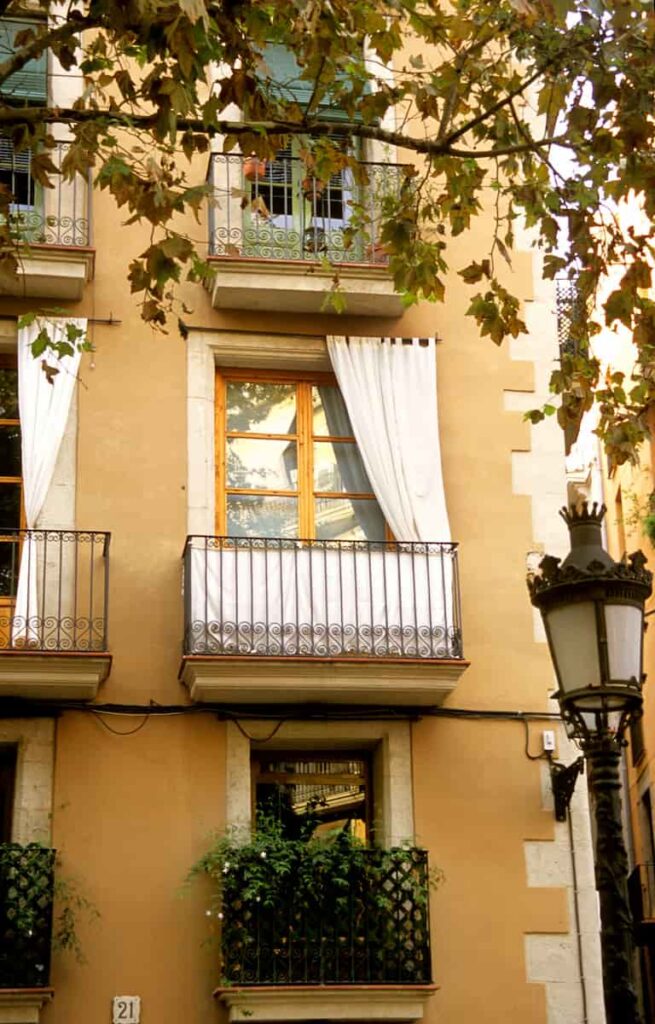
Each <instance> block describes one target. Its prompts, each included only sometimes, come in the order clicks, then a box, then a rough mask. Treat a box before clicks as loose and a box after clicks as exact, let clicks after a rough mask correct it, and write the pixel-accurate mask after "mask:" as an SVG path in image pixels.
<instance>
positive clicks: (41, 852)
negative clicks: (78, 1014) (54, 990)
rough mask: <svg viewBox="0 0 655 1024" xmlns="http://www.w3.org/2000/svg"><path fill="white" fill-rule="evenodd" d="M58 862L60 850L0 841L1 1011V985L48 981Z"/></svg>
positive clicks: (27, 986)
mask: <svg viewBox="0 0 655 1024" xmlns="http://www.w3.org/2000/svg"><path fill="white" fill-rule="evenodd" d="M54 864H55V851H54V850H48V849H47V848H46V847H44V846H40V845H38V844H36V843H30V844H28V845H27V846H21V845H19V844H18V843H3V844H2V845H0V1013H1V1012H2V1005H3V1000H2V996H3V993H2V989H22V988H24V989H34V988H44V987H45V986H47V984H48V979H49V974H50V941H51V933H52V901H53V891H54V889H53V886H54ZM0 1019H2V1020H5V1019H7V1018H5V1017H4V1016H3V1017H2V1018H0ZM20 1019H24V1020H26V1021H27V1020H29V1019H30V1018H28V1017H24V1018H20Z"/></svg>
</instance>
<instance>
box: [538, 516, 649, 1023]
mask: <svg viewBox="0 0 655 1024" xmlns="http://www.w3.org/2000/svg"><path fill="white" fill-rule="evenodd" d="M605 511H606V509H605V506H604V505H602V506H601V507H600V508H599V507H598V506H597V505H596V504H595V503H594V505H593V508H592V509H591V511H590V510H589V508H588V506H587V504H586V502H585V503H583V505H582V506H581V507H580V508H579V509H576V508H574V507H571V509H569V510H567V509H562V511H561V513H560V515H561V516H562V518H563V519H564V520H565V521H566V524H567V526H568V527H569V531H570V535H571V551H570V553H569V554H568V555H567V557H566V558H565V559H564V561H563V562H561V564H560V559H559V558H553V557H551V556H550V555H546V556H545V558H544V559H543V561H542V562H541V565H540V573H539V574H537V575H534V576H533V577H531V578H530V579H529V580H528V586H529V589H530V597H531V599H532V603H533V604H534V605H535V606H536V607H537V608H538V609H539V610H540V612H541V615H542V618H543V621H544V626H545V628H546V635H547V637H548V646H549V648H550V654H551V657H552V659H553V663H554V666H555V672H556V674H557V681H558V683H559V689H558V691H557V693H556V694H555V696H556V698H557V700H558V701H559V705H560V708H561V711H562V718H563V719H564V722H565V725H566V728H567V732H568V733H569V735H570V736H571V737H572V738H573V739H575V740H576V741H577V743H578V744H579V746H580V747H581V749H582V752H583V754H584V758H585V761H586V762H587V766H588V773H589V787H590V790H591V795H592V802H593V807H594V814H595V820H596V888H597V890H598V896H599V901H600V916H601V948H602V956H603V987H604V993H605V1012H606V1015H607V1024H640V1020H641V1018H640V1015H639V1009H638V1003H637V996H636V992H635V988H634V984H633V980H632V961H633V935H632V919H631V915H630V908H629V904H628V890H627V877H628V859H627V854H626V850H625V845H624V842H623V829H622V823H621V792H620V781H619V762H620V758H621V749H622V747H623V734H624V732H625V729H626V727H627V725H628V723H629V722H630V720H631V719H634V718H635V717H638V716H639V715H640V714H641V705H642V696H641V684H642V647H643V631H644V604H645V601H646V599H647V598H648V596H649V595H650V593H651V589H652V573H650V572H649V571H648V570H647V569H645V568H644V566H645V563H646V559H645V557H644V555H643V554H642V552H641V551H638V552H636V553H635V554H634V555H631V556H630V557H629V558H628V559H625V558H624V560H623V561H621V562H615V561H614V560H613V559H612V558H611V557H610V556H609V555H608V553H607V551H605V550H604V548H603V546H602V543H601V523H602V520H603V516H604V515H605Z"/></svg>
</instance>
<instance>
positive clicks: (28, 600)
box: [12, 318, 87, 646]
mask: <svg viewBox="0 0 655 1024" xmlns="http://www.w3.org/2000/svg"><path fill="white" fill-rule="evenodd" d="M67 324H73V325H74V326H75V327H77V328H79V329H80V330H82V331H86V325H87V322H86V320H81V319H69V318H67V319H66V320H63V319H61V320H60V319H52V320H44V319H39V320H38V321H37V322H35V323H33V324H30V326H29V327H21V328H19V330H18V405H19V412H20V426H21V457H22V470H23V505H24V508H25V519H26V525H27V528H28V530H34V529H36V528H37V526H38V521H39V516H40V514H41V511H42V509H43V505H44V502H45V499H46V496H47V494H48V490H49V488H50V484H51V482H52V477H53V473H54V471H55V465H56V463H57V456H58V454H59V449H60V447H61V442H62V439H63V436H64V431H65V430H66V423H67V421H68V414H69V411H70V406H71V400H72V397H73V392H74V390H75V385H76V383H77V373H78V369H79V364H80V355H81V353H80V352H79V350H76V351H75V354H74V355H72V356H63V357H62V358H57V356H56V355H55V354H54V353H52V352H50V351H48V353H47V357H46V358H47V363H48V365H50V366H52V367H55V368H56V369H57V370H58V371H59V372H58V373H57V374H56V375H55V376H54V377H53V378H52V383H49V382H48V378H47V377H46V375H45V373H44V371H43V368H42V365H41V362H42V361H41V359H40V358H36V359H35V358H34V356H33V355H32V343H33V341H34V340H35V338H36V337H37V335H38V333H39V331H40V330H41V328H42V327H47V328H48V331H49V334H50V337H51V338H52V339H53V341H55V342H59V341H66V340H67V339H66V325H67ZM44 613H45V610H44V607H43V601H41V602H39V595H38V587H37V544H36V541H35V540H34V539H33V538H32V537H31V536H30V534H27V538H26V540H25V542H24V544H23V550H22V553H21V561H20V570H19V574H18V587H17V592H16V606H15V609H14V619H13V625H12V643H14V644H17V645H24V646H29V645H30V643H33V642H37V643H38V642H39V635H40V629H41V626H42V622H41V620H42V619H43V617H44Z"/></svg>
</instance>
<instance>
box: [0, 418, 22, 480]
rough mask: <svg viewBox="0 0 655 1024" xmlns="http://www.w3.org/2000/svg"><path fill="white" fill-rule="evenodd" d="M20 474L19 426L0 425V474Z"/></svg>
mask: <svg viewBox="0 0 655 1024" xmlns="http://www.w3.org/2000/svg"><path fill="white" fill-rule="evenodd" d="M20 475H21V455H20V427H19V426H15V427H0V476H20Z"/></svg>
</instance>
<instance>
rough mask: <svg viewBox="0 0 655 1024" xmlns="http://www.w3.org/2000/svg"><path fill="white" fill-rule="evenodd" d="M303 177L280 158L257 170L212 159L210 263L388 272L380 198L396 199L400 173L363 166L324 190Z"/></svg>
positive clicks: (246, 162)
mask: <svg viewBox="0 0 655 1024" xmlns="http://www.w3.org/2000/svg"><path fill="white" fill-rule="evenodd" d="M304 175H306V171H305V170H304V164H303V162H302V161H301V160H300V159H297V158H295V157H292V156H289V155H286V154H280V155H279V156H278V158H277V159H276V160H273V161H269V162H263V161H258V160H255V159H254V158H251V157H244V156H241V155H234V154H223V153H214V154H213V155H212V157H211V159H210V165H209V183H210V185H211V188H212V193H213V201H212V202H211V203H210V207H209V252H210V255H212V256H227V257H233V258H234V257H237V258H247V257H251V258H257V259H269V260H314V261H315V260H322V259H327V260H329V261H330V262H332V263H364V264H382V265H384V264H386V263H387V262H388V255H387V252H386V251H385V248H384V246H383V244H382V243H381V240H380V227H381V225H380V216H381V210H382V206H383V203H384V199H385V197H386V196H389V195H391V196H393V197H397V196H398V194H399V192H400V187H401V184H402V181H403V172H402V167H401V166H400V165H398V164H375V163H363V162H362V163H360V164H359V166H358V174H357V175H353V174H352V173H351V172H350V171H348V170H344V171H341V172H339V173H338V174H334V175H333V176H332V177H331V178H330V180H329V181H328V182H327V183H323V182H321V181H318V180H317V179H315V178H308V177H306V176H304ZM364 221H365V223H364ZM357 224H359V225H362V227H361V228H359V227H357Z"/></svg>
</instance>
